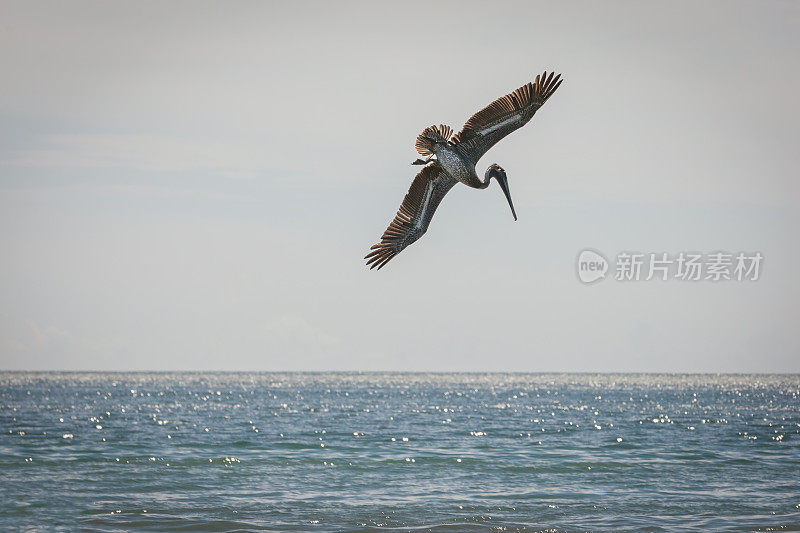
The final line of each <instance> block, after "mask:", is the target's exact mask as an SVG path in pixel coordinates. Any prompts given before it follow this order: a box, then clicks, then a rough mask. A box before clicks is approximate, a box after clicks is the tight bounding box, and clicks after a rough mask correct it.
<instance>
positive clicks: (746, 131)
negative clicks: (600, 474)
mask: <svg viewBox="0 0 800 533" xmlns="http://www.w3.org/2000/svg"><path fill="white" fill-rule="evenodd" d="M798 28H800V3H798V2H777V1H767V2H744V3H742V2H668V3H663V2H662V3H658V4H656V3H652V2H638V1H635V2H602V3H600V2H543V3H531V2H519V3H508V2H485V3H468V2H420V3H414V2H364V3H333V2H318V3H317V2H272V3H270V2H253V3H248V2H237V3H231V2H216V3H206V2H35V1H30V0H26V1H20V2H8V1H2V2H0V76H2V84H0V249H2V256H0V369H100V370H127V369H133V370H141V369H152V370H173V369H175V370H194V369H197V370H207V369H211V370H213V369H226V370H228V369H229V370H420V371H423V370H453V371H478V370H497V371H637V372H639V371H670V372H673V371H675V372H680V371H704V372H706V371H710V372H799V371H800V335H799V334H798V324H800V311H799V310H798V304H797V302H798V300H800V250H798V242H800V239H798V228H800V176H799V175H798V170H797V169H798V167H799V166H800V165H799V164H800V150H798V148H797V147H798V146H799V145H800V102H798V94H800V69H798V64H800V31H798ZM544 69H548V70H550V69H555V70H556V71H558V72H562V73H563V75H564V77H565V80H566V81H565V82H564V84H563V85H562V87H561V88H560V89H559V90H558V92H557V93H556V94H555V96H553V98H552V99H550V100H549V101H548V103H547V104H546V105H545V106H544V107H543V108H542V109H541V110H540V111H539V112H538V113H537V115H536V116H535V117H534V119H533V120H532V122H531V123H530V124H529V125H527V126H526V127H525V128H523V129H522V130H520V131H518V132H516V133H514V134H513V135H512V136H510V137H509V138H507V139H505V140H504V141H503V142H501V143H500V144H499V145H497V146H496V147H495V148H494V149H493V150H492V151H491V152H490V153H489V154H487V156H486V157H485V158H484V159H483V160H482V161H481V162H480V164H479V167H480V168H479V173H480V174H482V173H483V171H484V170H485V168H486V167H487V166H488V165H489V164H490V163H492V162H495V161H496V162H498V163H500V164H501V165H502V166H503V167H504V168H505V169H506V170H507V171H508V174H509V181H510V185H511V193H512V196H513V198H514V202H515V206H516V208H517V212H518V214H519V221H518V222H516V223H515V222H514V221H513V219H512V217H511V214H510V213H509V210H508V206H507V205H506V202H505V200H504V199H503V197H502V193H501V192H500V190H499V189H498V188H497V187H496V186H495V185H493V186H492V187H490V188H489V189H487V190H483V191H481V190H473V189H469V188H467V187H464V186H461V185H459V186H457V187H456V188H455V189H454V190H453V191H452V192H451V193H450V194H449V195H448V196H447V198H445V200H444V202H443V204H442V206H441V207H440V209H439V211H438V212H437V215H436V217H435V218H434V221H433V223H432V224H431V228H430V230H429V232H428V233H427V235H426V236H425V237H424V238H423V239H421V240H420V241H419V242H417V243H416V244H414V245H413V246H411V247H409V248H408V249H407V250H405V251H404V252H403V253H402V254H401V255H400V256H398V257H397V258H396V259H395V260H393V261H392V262H391V263H389V264H388V265H387V266H386V268H384V269H383V270H381V271H380V272H375V271H371V272H370V271H368V270H367V269H366V268H365V266H364V261H363V260H362V257H363V256H364V254H365V253H366V251H367V249H368V248H369V246H370V245H372V244H374V243H375V242H377V240H378V238H379V237H380V235H381V233H382V232H383V230H384V229H385V227H386V225H387V223H388V222H389V221H390V220H391V218H392V217H393V215H394V213H395V211H396V210H397V208H398V206H399V205H400V202H401V200H402V198H403V195H404V194H405V193H406V191H407V189H408V186H409V184H410V183H411V179H412V178H413V176H414V173H415V172H416V171H417V170H418V168H419V167H411V166H410V165H409V163H410V162H411V161H412V160H413V159H415V158H416V157H417V154H416V152H415V151H414V140H415V138H416V135H417V134H418V133H419V132H420V131H421V130H422V129H423V128H424V127H426V126H427V125H430V124H433V123H436V124H439V123H444V124H450V125H451V126H452V127H453V128H454V129H456V130H457V129H460V127H461V126H462V125H463V123H464V121H465V120H466V119H467V118H469V116H470V115H471V114H472V113H474V112H475V111H477V110H478V109H480V108H481V107H483V106H485V105H486V104H488V103H489V102H491V101H492V100H493V99H495V98H497V97H500V96H502V95H503V94H506V93H508V92H510V91H513V90H514V89H516V88H517V87H519V86H520V85H522V84H523V83H526V82H527V81H529V80H531V79H533V78H534V77H535V75H536V74H537V73H539V72H541V71H542V70H544ZM587 247H589V248H593V249H596V250H599V251H601V252H603V253H604V254H606V255H607V256H609V257H611V258H613V257H615V256H616V254H618V253H619V252H622V251H641V252H668V253H671V254H675V253H678V252H681V251H700V252H714V251H718V250H723V251H729V252H738V251H746V252H754V251H759V252H761V253H762V254H763V256H764V263H763V270H762V272H761V279H759V280H758V281H756V282H722V283H712V282H710V281H700V282H695V283H690V282H682V281H678V280H670V281H666V282H659V281H650V282H645V281H640V282H629V283H623V282H619V281H615V280H613V279H606V280H603V281H600V282H598V283H597V284H594V285H591V286H586V285H583V284H581V283H580V281H579V280H578V278H577V276H576V272H575V259H576V256H577V254H578V252H579V251H580V250H582V249H583V248H587Z"/></svg>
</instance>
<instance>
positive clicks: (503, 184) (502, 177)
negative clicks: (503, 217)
mask: <svg viewBox="0 0 800 533" xmlns="http://www.w3.org/2000/svg"><path fill="white" fill-rule="evenodd" d="M497 183H499V184H500V188H501V189H503V194H505V195H506V200H508V205H509V207H511V214H512V215H514V220H517V212H516V211H514V202H512V201H511V193H510V192H508V178H507V177H506V174H505V172H503V173H498V174H497Z"/></svg>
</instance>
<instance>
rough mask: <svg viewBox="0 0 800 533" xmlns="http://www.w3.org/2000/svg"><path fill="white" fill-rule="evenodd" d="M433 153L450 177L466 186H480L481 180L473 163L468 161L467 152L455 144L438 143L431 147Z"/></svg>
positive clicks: (478, 187) (477, 187)
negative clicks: (463, 151)
mask: <svg viewBox="0 0 800 533" xmlns="http://www.w3.org/2000/svg"><path fill="white" fill-rule="evenodd" d="M433 154H434V155H435V156H436V161H438V162H439V164H440V165H441V166H442V169H443V170H444V171H445V172H447V173H448V174H449V175H450V177H452V178H454V179H455V180H457V181H460V182H461V183H463V184H464V185H467V186H468V187H474V188H476V189H480V188H482V182H481V180H480V179H479V178H478V174H476V173H475V163H473V162H472V161H470V159H469V157H468V156H467V154H464V153H462V152H461V151H460V150H459V149H458V147H457V146H453V145H450V144H446V143H442V144H438V145H436V146H435V147H434V148H433Z"/></svg>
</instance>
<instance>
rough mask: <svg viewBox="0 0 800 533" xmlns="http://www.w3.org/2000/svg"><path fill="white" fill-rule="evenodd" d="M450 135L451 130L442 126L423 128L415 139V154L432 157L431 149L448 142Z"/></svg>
mask: <svg viewBox="0 0 800 533" xmlns="http://www.w3.org/2000/svg"><path fill="white" fill-rule="evenodd" d="M452 134H453V130H452V129H450V126H445V125H443V124H440V125H439V126H429V127H427V128H425V129H424V130H423V131H422V133H420V134H419V137H417V144H416V148H417V152H419V153H420V154H422V155H424V156H429V155H433V147H434V146H436V145H437V144H439V143H446V142H447V141H449V140H450V136H451V135H452Z"/></svg>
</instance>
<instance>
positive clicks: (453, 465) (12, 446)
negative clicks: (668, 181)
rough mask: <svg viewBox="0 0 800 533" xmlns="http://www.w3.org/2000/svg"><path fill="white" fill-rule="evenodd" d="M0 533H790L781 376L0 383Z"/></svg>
mask: <svg viewBox="0 0 800 533" xmlns="http://www.w3.org/2000/svg"><path fill="white" fill-rule="evenodd" d="M0 430H2V434H1V435H0V461H1V464H0V479H1V480H2V483H0V502H2V503H0V530H14V529H46V530H52V529H70V530H71V529H80V530H84V531H121V530H131V529H142V530H148V531H164V530H181V531H228V530H231V531H233V530H235V531H248V530H281V531H286V530H300V531H362V530H367V531H369V530H381V529H392V530H401V531H402V530H417V531H427V530H432V531H495V530H497V531H528V530H530V531H538V530H558V531H560V530H567V531H585V530H606V531H607V530H614V531H617V530H647V531H654V530H665V531H673V530H696V531H710V530H714V531H720V530H731V531H751V530H764V531H765V530H783V531H787V530H791V531H799V530H800V435H798V432H799V431H800V376H798V375H674V374H671V375H647V374H472V373H467V374H457V373H454V374H426V373H407V374H406V373H68V372H54V373H22V372H5V373H0Z"/></svg>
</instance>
